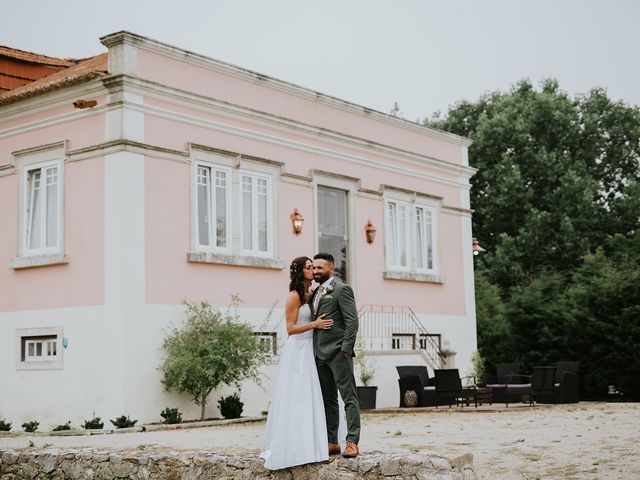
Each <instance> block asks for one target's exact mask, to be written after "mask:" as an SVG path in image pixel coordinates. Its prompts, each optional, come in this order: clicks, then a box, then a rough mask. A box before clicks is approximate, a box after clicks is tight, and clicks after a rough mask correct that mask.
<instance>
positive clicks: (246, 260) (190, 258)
mask: <svg viewBox="0 0 640 480" xmlns="http://www.w3.org/2000/svg"><path fill="white" fill-rule="evenodd" d="M187 262H190V263H211V264H216V265H234V266H237V267H253V268H269V269H272V270H283V269H284V267H285V264H284V263H283V262H282V260H279V259H277V258H265V257H248V256H240V255H228V254H223V253H213V252H195V251H194V252H188V253H187Z"/></svg>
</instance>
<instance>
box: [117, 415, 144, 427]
mask: <svg viewBox="0 0 640 480" xmlns="http://www.w3.org/2000/svg"><path fill="white" fill-rule="evenodd" d="M110 422H111V423H112V424H113V426H114V427H116V428H130V427H133V426H135V424H136V423H137V422H138V421H137V420H131V419H130V418H129V415H127V416H126V417H125V416H124V415H121V416H119V417H117V418H116V419H115V420H110Z"/></svg>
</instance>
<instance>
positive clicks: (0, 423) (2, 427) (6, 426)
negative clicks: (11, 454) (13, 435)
mask: <svg viewBox="0 0 640 480" xmlns="http://www.w3.org/2000/svg"><path fill="white" fill-rule="evenodd" d="M9 430H11V424H10V423H9V422H5V421H4V418H0V432H8V431H9Z"/></svg>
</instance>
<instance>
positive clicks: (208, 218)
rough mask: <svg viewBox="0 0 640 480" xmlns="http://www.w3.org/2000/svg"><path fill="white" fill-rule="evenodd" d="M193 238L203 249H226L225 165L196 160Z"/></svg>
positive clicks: (227, 176)
mask: <svg viewBox="0 0 640 480" xmlns="http://www.w3.org/2000/svg"><path fill="white" fill-rule="evenodd" d="M196 190H197V193H196V195H197V207H196V209H197V218H198V220H197V222H196V225H197V235H196V238H197V242H198V247H200V248H204V249H218V250H228V249H229V245H230V243H231V242H230V233H231V225H230V222H229V220H230V215H229V206H230V201H229V198H230V192H231V185H230V172H229V171H228V170H226V169H222V168H215V167H212V166H208V165H204V164H198V165H197V172H196Z"/></svg>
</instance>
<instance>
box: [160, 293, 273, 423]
mask: <svg viewBox="0 0 640 480" xmlns="http://www.w3.org/2000/svg"><path fill="white" fill-rule="evenodd" d="M238 302H239V300H238V299H237V297H236V298H234V300H233V301H232V304H231V307H230V308H229V309H227V310H226V311H220V310H218V309H216V308H214V307H212V306H211V305H210V304H209V303H207V302H200V303H196V304H189V303H186V302H185V304H186V307H187V319H186V321H185V323H184V325H183V326H182V327H181V328H174V329H173V330H172V331H170V332H169V333H168V335H167V336H166V337H165V339H164V344H163V348H164V350H165V352H166V353H167V357H166V359H165V360H164V363H163V364H162V366H161V367H160V370H161V371H162V374H163V375H162V377H163V378H162V383H163V384H164V386H165V388H166V389H167V390H177V391H178V392H181V393H188V394H189V395H190V396H191V398H192V399H193V401H194V402H195V403H196V405H200V419H201V420H204V417H205V406H206V403H207V397H208V396H209V394H210V393H211V391H212V390H214V389H216V388H218V387H219V386H220V385H231V384H233V385H236V386H239V383H240V382H241V381H242V380H244V379H253V380H254V381H256V382H257V383H258V384H259V383H260V366H261V365H264V364H265V363H267V361H268V360H269V358H270V357H269V352H268V347H267V346H266V345H265V344H263V343H262V342H260V340H259V339H258V338H257V337H256V336H255V335H254V334H253V330H252V328H251V326H249V325H247V324H245V323H242V322H241V321H239V316H238V314H237V306H238Z"/></svg>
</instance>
